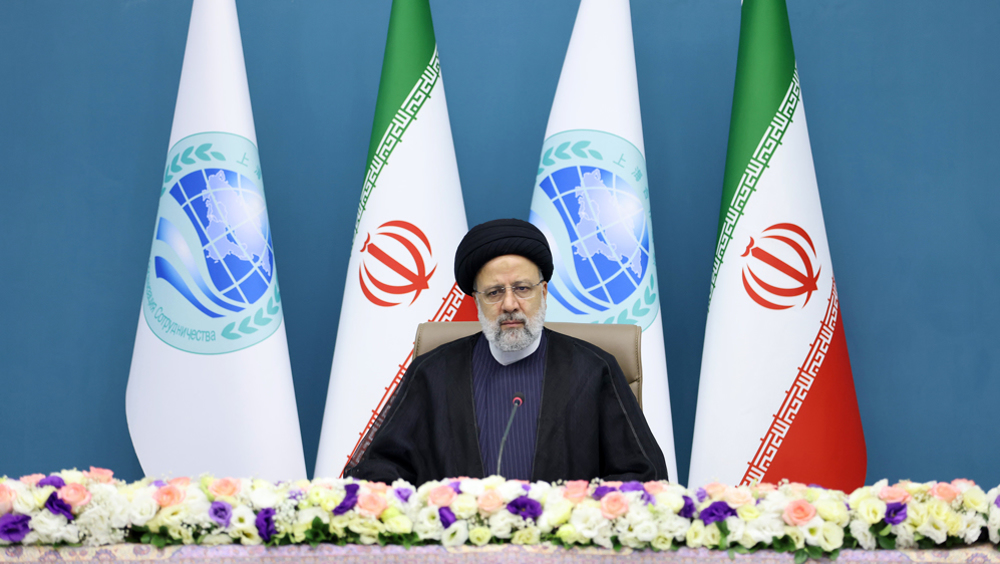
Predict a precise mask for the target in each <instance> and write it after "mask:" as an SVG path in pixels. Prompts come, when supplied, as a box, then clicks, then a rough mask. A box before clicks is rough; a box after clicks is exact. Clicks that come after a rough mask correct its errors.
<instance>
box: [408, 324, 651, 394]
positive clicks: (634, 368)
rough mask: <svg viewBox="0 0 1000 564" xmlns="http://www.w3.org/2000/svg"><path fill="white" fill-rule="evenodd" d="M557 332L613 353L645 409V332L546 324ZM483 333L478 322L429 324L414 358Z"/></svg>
mask: <svg viewBox="0 0 1000 564" xmlns="http://www.w3.org/2000/svg"><path fill="white" fill-rule="evenodd" d="M545 326H546V327H548V328H549V329H552V330H553V331H556V332H558V333H562V334H564V335H569V336H570V337H576V338H577V339H581V340H584V341H587V342H588V343H591V344H593V345H597V346H598V347H600V348H602V349H604V350H605V351H607V352H608V353H611V354H612V355H613V356H614V357H615V360H617V361H618V365H619V366H621V369H622V372H624V373H625V380H626V381H627V382H628V385H629V387H630V388H631V389H632V393H633V394H635V399H636V400H638V401H639V407H640V408H641V407H642V361H641V360H640V359H641V358H642V357H641V352H642V350H641V349H640V345H641V342H642V329H640V328H639V326H638V325H610V324H609V325H605V324H603V323H559V322H554V321H547V322H545ZM481 330H482V325H480V323H479V322H478V321H448V322H427V323H421V324H420V325H418V326H417V336H416V338H415V339H414V341H413V356H414V358H415V357H418V356H420V355H422V354H424V353H426V352H430V351H432V350H434V349H436V348H438V347H439V346H441V345H443V344H445V343H448V342H451V341H454V340H455V339H460V338H462V337H468V336H469V335H472V334H473V333H477V332H479V331H481Z"/></svg>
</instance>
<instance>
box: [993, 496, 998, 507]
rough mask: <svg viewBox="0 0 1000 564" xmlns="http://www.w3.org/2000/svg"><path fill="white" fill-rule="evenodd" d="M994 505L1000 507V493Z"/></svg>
mask: <svg viewBox="0 0 1000 564" xmlns="http://www.w3.org/2000/svg"><path fill="white" fill-rule="evenodd" d="M993 505H995V506H997V507H1000V495H998V496H997V498H996V499H995V500H993Z"/></svg>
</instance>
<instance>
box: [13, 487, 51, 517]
mask: <svg viewBox="0 0 1000 564" xmlns="http://www.w3.org/2000/svg"><path fill="white" fill-rule="evenodd" d="M14 483H16V482H12V483H11V484H12V485H13V484H14ZM14 491H15V493H16V494H17V495H16V496H15V497H14V503H13V504H12V507H13V509H14V513H20V514H22V515H28V514H29V513H32V512H33V511H37V510H38V509H39V508H40V507H41V505H39V504H38V502H37V501H36V500H35V496H34V495H33V494H32V493H31V492H30V491H29V490H28V489H27V488H24V487H21V488H17V489H15V490H14ZM42 503H44V501H43V502H42Z"/></svg>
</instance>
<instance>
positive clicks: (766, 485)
mask: <svg viewBox="0 0 1000 564" xmlns="http://www.w3.org/2000/svg"><path fill="white" fill-rule="evenodd" d="M776 491H778V486H776V485H774V484H772V483H771V482H761V483H759V484H757V493H758V494H759V495H761V496H765V495H767V494H769V493H771V492H776Z"/></svg>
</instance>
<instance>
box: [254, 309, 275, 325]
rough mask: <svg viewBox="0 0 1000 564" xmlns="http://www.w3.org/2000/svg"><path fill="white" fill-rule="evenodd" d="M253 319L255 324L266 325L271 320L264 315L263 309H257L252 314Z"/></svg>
mask: <svg viewBox="0 0 1000 564" xmlns="http://www.w3.org/2000/svg"><path fill="white" fill-rule="evenodd" d="M253 321H254V323H256V324H257V325H267V324H268V323H270V322H271V318H270V317H264V310H263V309H258V310H257V313H256V314H254V316H253Z"/></svg>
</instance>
